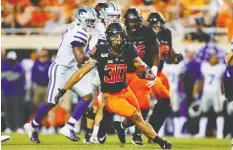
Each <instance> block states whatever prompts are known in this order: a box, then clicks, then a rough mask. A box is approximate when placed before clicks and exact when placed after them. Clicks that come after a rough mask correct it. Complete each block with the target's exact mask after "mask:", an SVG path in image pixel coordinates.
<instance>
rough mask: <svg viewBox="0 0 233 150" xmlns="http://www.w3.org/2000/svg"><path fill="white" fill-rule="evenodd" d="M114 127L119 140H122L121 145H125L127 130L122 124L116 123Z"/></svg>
mask: <svg viewBox="0 0 233 150" xmlns="http://www.w3.org/2000/svg"><path fill="white" fill-rule="evenodd" d="M113 126H114V128H115V130H116V132H117V135H118V139H119V140H120V142H121V144H125V142H126V139H125V130H124V129H122V128H121V122H117V121H116V122H114V123H113Z"/></svg>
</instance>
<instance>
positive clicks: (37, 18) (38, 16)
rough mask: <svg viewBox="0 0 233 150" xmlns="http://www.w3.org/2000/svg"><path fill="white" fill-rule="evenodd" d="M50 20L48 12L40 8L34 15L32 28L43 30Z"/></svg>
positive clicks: (31, 23) (31, 22)
mask: <svg viewBox="0 0 233 150" xmlns="http://www.w3.org/2000/svg"><path fill="white" fill-rule="evenodd" d="M48 19H49V14H48V12H46V11H45V8H43V7H38V8H37V10H35V11H34V12H33V13H32V19H31V21H30V26H31V27H33V28H42V27H43V26H44V25H45V22H46V21H47V20H48Z"/></svg>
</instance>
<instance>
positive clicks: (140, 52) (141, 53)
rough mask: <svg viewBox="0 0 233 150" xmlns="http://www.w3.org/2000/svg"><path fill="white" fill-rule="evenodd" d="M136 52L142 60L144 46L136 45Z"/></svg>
mask: <svg viewBox="0 0 233 150" xmlns="http://www.w3.org/2000/svg"><path fill="white" fill-rule="evenodd" d="M137 50H138V55H139V57H140V58H141V59H142V58H143V57H144V54H145V45H138V46H137Z"/></svg>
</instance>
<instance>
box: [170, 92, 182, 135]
mask: <svg viewBox="0 0 233 150" xmlns="http://www.w3.org/2000/svg"><path fill="white" fill-rule="evenodd" d="M170 93H171V103H172V111H173V124H174V136H175V137H181V129H182V126H183V121H182V118H181V117H180V111H179V110H180V99H179V95H178V91H177V90H176V89H172V90H170Z"/></svg>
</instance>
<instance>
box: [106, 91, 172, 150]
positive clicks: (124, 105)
mask: <svg viewBox="0 0 233 150" xmlns="http://www.w3.org/2000/svg"><path fill="white" fill-rule="evenodd" d="M103 96H104V97H106V98H107V102H106V107H107V108H108V109H109V110H110V111H112V112H114V113H116V114H118V115H120V116H123V117H127V118H131V120H132V121H133V122H134V123H135V125H136V126H137V128H139V129H140V131H141V132H142V133H144V134H145V135H146V136H147V137H148V138H149V139H152V140H153V141H154V142H155V143H158V144H159V145H160V147H161V148H166V149H168V148H171V147H172V145H171V143H169V142H167V141H165V140H163V139H161V138H160V137H159V136H158V135H157V134H156V132H155V131H154V130H153V128H152V127H151V125H150V124H149V123H148V122H146V121H145V120H144V119H143V117H142V115H141V113H140V110H139V109H140V108H139V105H138V102H137V98H136V97H135V95H134V94H133V92H132V91H131V90H130V89H129V88H128V89H125V91H124V92H123V93H122V94H119V95H118V96H117V95H108V94H103ZM118 135H119V134H118ZM121 142H122V143H125V141H121Z"/></svg>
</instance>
